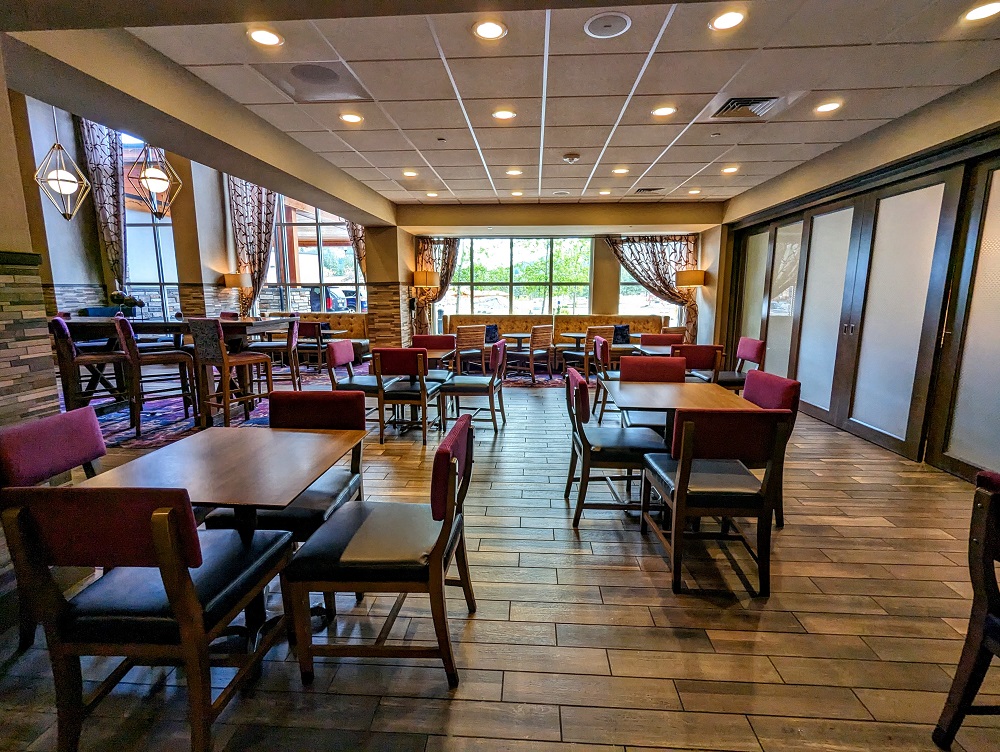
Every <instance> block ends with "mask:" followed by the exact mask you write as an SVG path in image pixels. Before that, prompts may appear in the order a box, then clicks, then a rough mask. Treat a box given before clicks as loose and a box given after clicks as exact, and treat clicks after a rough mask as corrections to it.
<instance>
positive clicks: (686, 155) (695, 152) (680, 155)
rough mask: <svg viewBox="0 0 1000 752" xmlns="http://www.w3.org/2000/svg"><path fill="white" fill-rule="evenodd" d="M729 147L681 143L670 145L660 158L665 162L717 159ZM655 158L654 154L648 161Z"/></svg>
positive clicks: (703, 161) (704, 161) (702, 161)
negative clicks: (685, 144)
mask: <svg viewBox="0 0 1000 752" xmlns="http://www.w3.org/2000/svg"><path fill="white" fill-rule="evenodd" d="M729 148H730V147H729V146H728V145H726V144H718V145H709V146H684V145H681V144H678V145H675V146H671V147H670V149H668V150H667V153H666V154H664V155H663V157H662V158H661V160H662V161H665V162H701V163H702V164H705V163H706V162H711V161H712V160H713V159H719V158H720V157H721V156H722V155H723V154H725V153H726V151H727V150H728V149H729ZM655 158H656V155H654V156H653V157H652V158H651V159H650V160H649V161H650V162H651V161H652V160H653V159H655Z"/></svg>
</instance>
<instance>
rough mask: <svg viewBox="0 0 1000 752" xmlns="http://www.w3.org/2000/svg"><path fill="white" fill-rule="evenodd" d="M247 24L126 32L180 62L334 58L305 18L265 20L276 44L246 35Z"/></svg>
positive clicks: (247, 61) (259, 61)
mask: <svg viewBox="0 0 1000 752" xmlns="http://www.w3.org/2000/svg"><path fill="white" fill-rule="evenodd" d="M250 26H251V24H205V25H201V26H157V27H148V28H133V29H129V30H128V31H129V32H130V33H132V34H134V35H135V36H137V37H138V38H139V39H141V40H143V41H144V42H145V43H146V44H148V45H149V46H150V47H153V48H154V49H156V50H159V51H160V52H161V53H163V54H164V55H166V56H167V57H169V58H170V59H171V60H173V61H175V62H177V63H180V64H181V65H222V64H224V63H299V62H328V61H331V60H337V55H336V53H335V52H334V51H333V50H332V49H330V45H329V44H327V41H326V39H324V38H323V35H322V34H320V33H319V32H317V31H316V29H315V28H314V27H313V25H312V23H310V22H309V21H281V22H276V23H269V24H267V27H268V28H269V29H273V30H274V31H277V32H278V33H279V34H281V35H282V36H283V37H284V38H285V43H284V44H282V45H280V46H278V47H263V46H261V45H259V44H256V43H254V42H252V41H250V38H249V37H248V36H247V31H248V30H249V28H250Z"/></svg>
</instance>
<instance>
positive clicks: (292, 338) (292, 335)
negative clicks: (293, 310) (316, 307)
mask: <svg viewBox="0 0 1000 752" xmlns="http://www.w3.org/2000/svg"><path fill="white" fill-rule="evenodd" d="M286 342H287V344H288V347H290V348H294V347H297V346H298V344H299V320H298V319H295V320H294V321H289V322H288V339H287V340H286Z"/></svg>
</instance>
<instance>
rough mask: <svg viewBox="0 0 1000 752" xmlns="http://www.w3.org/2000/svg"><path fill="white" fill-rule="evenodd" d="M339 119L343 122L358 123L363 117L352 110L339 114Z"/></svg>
mask: <svg viewBox="0 0 1000 752" xmlns="http://www.w3.org/2000/svg"><path fill="white" fill-rule="evenodd" d="M340 119H341V120H343V121H344V122H345V123H360V122H361V121H362V120H364V118H363V117H361V116H360V115H355V114H354V113H353V112H345V113H344V114H343V115H341V116H340Z"/></svg>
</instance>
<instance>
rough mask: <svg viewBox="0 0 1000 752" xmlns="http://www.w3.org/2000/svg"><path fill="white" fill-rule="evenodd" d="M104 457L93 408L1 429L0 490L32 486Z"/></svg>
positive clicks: (99, 430)
mask: <svg viewBox="0 0 1000 752" xmlns="http://www.w3.org/2000/svg"><path fill="white" fill-rule="evenodd" d="M105 454H107V449H106V448H105V446H104V437H103V436H101V425H100V423H98V422H97V414H96V413H95V412H94V408H92V407H90V406H89V405H88V406H87V407H81V408H79V409H77V410H70V411H69V412H67V413H58V414H56V415H50V416H49V417H47V418H39V419H38V420H32V421H28V422H27V423H18V424H16V425H12V426H5V427H3V428H0V487H4V486H34V485H35V484H37V483H41V482H42V481H43V480H48V479H49V478H52V477H54V476H56V475H59V474H60V473H65V472H68V471H70V470H72V469H73V468H74V467H79V466H80V465H82V464H84V463H86V462H93V461H94V460H96V459H99V458H100V457H103V456H104V455H105Z"/></svg>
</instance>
